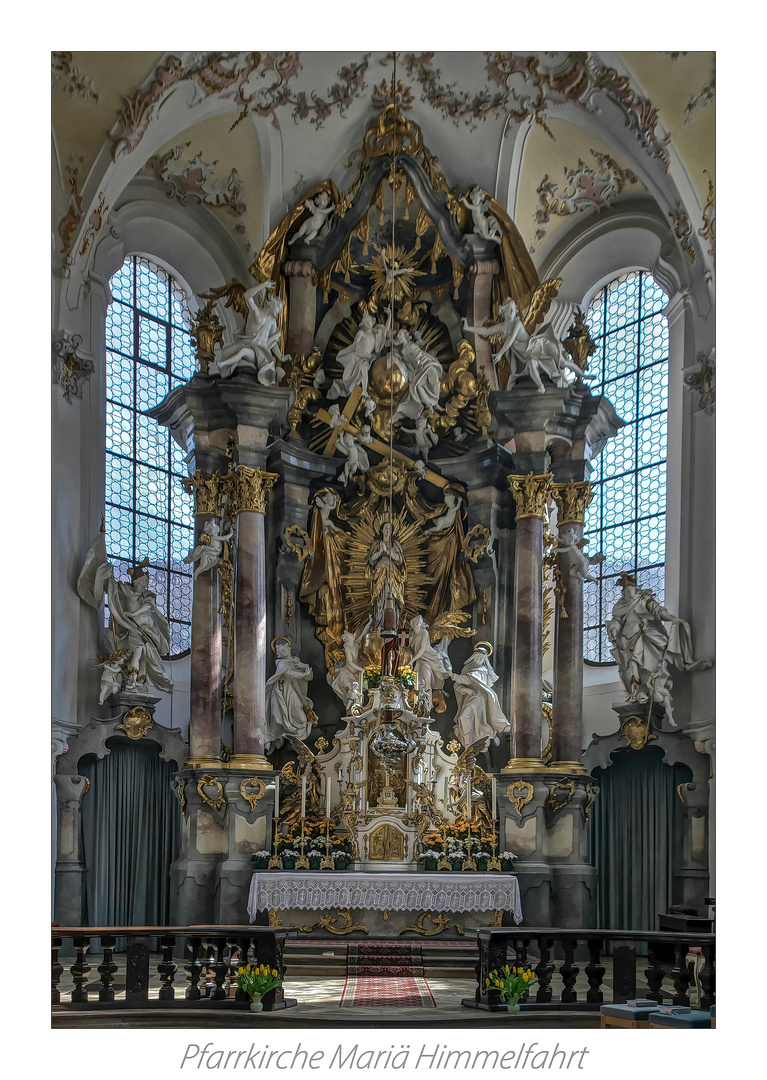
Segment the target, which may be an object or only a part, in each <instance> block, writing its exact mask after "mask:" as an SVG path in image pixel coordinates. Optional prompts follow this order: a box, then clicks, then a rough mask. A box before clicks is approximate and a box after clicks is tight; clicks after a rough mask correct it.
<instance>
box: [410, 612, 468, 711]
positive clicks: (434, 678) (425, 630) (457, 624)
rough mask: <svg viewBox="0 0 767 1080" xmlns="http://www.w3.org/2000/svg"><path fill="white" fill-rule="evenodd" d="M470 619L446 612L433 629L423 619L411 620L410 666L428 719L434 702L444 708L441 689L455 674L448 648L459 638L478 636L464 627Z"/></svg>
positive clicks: (460, 614) (437, 619)
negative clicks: (416, 677)
mask: <svg viewBox="0 0 767 1080" xmlns="http://www.w3.org/2000/svg"><path fill="white" fill-rule="evenodd" d="M468 618H469V614H468V612H465V611H447V612H444V613H443V614H441V615H439V616H437V618H436V619H435V620H434V622H433V624H432V626H431V627H429V625H428V623H426V622H425V621H424V618H423V616H422V615H414V616H413V618H412V619H411V620H410V651H411V653H412V657H411V660H410V666H411V667H412V669H413V671H415V672H416V674H417V675H418V696H419V705H422V708H423V713H422V715H424V716H428V715H429V713H430V712H431V708H432V704H433V703H434V702H437V704H438V708H444V695H443V694H442V688H443V686H444V685H445V680H446V679H447V678H449V677H451V676H452V674H453V666H452V664H451V663H450V657H449V655H448V645H449V643H450V642H451V641H453V640H454V639H455V638H457V637H471V636H472V635H473V634H474V633H475V631H474V630H470V629H469V628H467V627H464V626H461V623H464V622H466V620H467V619H468Z"/></svg>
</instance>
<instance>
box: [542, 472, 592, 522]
mask: <svg viewBox="0 0 767 1080" xmlns="http://www.w3.org/2000/svg"><path fill="white" fill-rule="evenodd" d="M551 493H552V495H553V496H554V500H555V501H556V504H557V510H558V511H559V515H558V524H560V525H564V524H566V523H568V524H575V525H582V524H583V522H584V521H585V520H586V509H587V507H588V505H589V503H590V502H591V500H592V499H593V498H594V492H593V491H592V489H591V484H590V483H589V481H588V480H568V482H567V483H566V484H552V486H551Z"/></svg>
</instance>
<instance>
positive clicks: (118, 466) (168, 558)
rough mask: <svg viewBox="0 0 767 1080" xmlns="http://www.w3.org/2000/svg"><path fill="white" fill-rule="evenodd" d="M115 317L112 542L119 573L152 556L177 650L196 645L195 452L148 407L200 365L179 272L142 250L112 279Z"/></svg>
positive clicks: (109, 496)
mask: <svg viewBox="0 0 767 1080" xmlns="http://www.w3.org/2000/svg"><path fill="white" fill-rule="evenodd" d="M109 284H110V288H111V291H112V298H113V302H112V303H111V304H110V306H109V310H108V311H107V319H106V348H107V354H106V543H107V552H108V554H109V557H110V561H111V562H112V563H113V564H114V566H115V570H116V572H118V573H117V576H118V578H125V576H126V574H127V570H128V569H129V567H131V566H134V565H135V564H136V563H137V562H139V561H140V560H141V559H143V558H145V557H147V558H148V559H149V566H148V573H149V579H150V582H151V588H152V589H153V591H154V592H155V594H156V596H157V606H158V608H159V609H160V611H161V612H162V613H163V615H165V617H166V618H167V619H168V623H169V625H170V632H171V646H170V656H171V657H173V656H178V655H179V654H180V653H182V652H184V651H185V650H187V649H188V648H189V641H190V633H191V610H192V577H191V569H192V568H191V566H189V565H185V564H184V562H183V559H184V556H185V555H186V554H187V552H188V551H189V549H190V548H191V547H192V546H193V543H192V527H193V517H192V513H193V504H192V497H191V496H190V495H187V493H186V492H185V491H184V489H183V487H182V486H181V478H182V477H183V476H185V475H187V470H186V466H185V456H186V455H185V453H184V451H183V450H182V449H181V448H180V447H179V446H178V445H177V443H176V442H175V441H174V440H173V439H172V438H171V436H170V433H169V432H168V430H167V428H164V427H160V425H159V424H158V423H157V421H156V420H153V419H152V418H151V417H148V416H145V415H143V414H144V413H145V412H146V410H147V409H151V408H152V407H153V406H155V405H157V404H158V403H159V402H160V401H162V399H163V398H164V397H165V395H166V394H167V393H168V392H169V391H170V390H172V389H173V388H174V387H175V386H179V385H180V384H181V383H185V382H187V381H188V380H189V379H190V378H191V377H192V375H194V373H195V368H196V365H195V360H194V350H193V347H192V342H191V338H190V330H191V326H192V320H191V316H190V313H189V309H188V307H187V303H186V298H185V296H184V293H183V292H182V291H181V289H180V288H179V286H178V285H177V284H176V282H175V281H174V280H173V278H172V277H171V276H170V275H169V274H168V273H166V271H165V270H163V269H162V268H161V267H159V266H156V265H155V264H154V263H152V262H150V261H149V260H148V259H142V258H139V257H138V256H135V255H132V256H130V257H129V258H127V259H126V260H125V262H124V263H123V265H122V267H121V268H120V270H119V271H118V272H117V273H116V274H115V275H114V277H113V278H112V279H111V281H110V283H109Z"/></svg>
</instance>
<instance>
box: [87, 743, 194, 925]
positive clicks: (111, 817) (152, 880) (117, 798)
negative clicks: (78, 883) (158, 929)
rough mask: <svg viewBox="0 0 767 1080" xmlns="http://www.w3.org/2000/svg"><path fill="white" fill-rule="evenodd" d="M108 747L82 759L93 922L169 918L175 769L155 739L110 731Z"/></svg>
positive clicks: (175, 836)
mask: <svg viewBox="0 0 767 1080" xmlns="http://www.w3.org/2000/svg"><path fill="white" fill-rule="evenodd" d="M107 746H108V747H109V748H110V749H111V753H110V754H107V755H106V757H104V758H101V759H100V760H98V759H96V758H91V759H90V760H87V759H85V760H83V761H82V763H81V764H80V767H79V768H80V774H81V775H82V776H87V778H88V779H89V780H90V785H91V786H90V790H89V792H88V794H87V795H86V796H85V798H84V799H83V802H82V821H83V851H84V855H85V867H86V875H85V896H86V913H87V914H86V919H87V924H88V925H89V926H120V925H124V926H153V925H154V926H167V925H168V921H169V918H170V864H171V862H172V861H173V859H175V858H176V856H177V853H178V845H179V831H180V806H179V803H178V800H177V799H176V798H175V796H174V794H173V791H172V789H171V786H170V781H171V777H172V776H173V774H174V773H175V772H177V770H178V766H177V765H176V764H174V763H173V762H169V761H163V760H162V759H161V758H160V756H159V755H160V750H159V747H158V746H157V745H156V744H155V743H150V742H144V741H142V742H135V743H128V742H127V740H126V741H125V742H123V741H122V740H120V739H108V740H107Z"/></svg>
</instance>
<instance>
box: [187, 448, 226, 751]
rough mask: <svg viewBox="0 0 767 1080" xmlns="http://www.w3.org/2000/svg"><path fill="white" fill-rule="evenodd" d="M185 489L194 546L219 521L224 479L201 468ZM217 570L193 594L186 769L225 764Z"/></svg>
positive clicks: (197, 584)
mask: <svg viewBox="0 0 767 1080" xmlns="http://www.w3.org/2000/svg"><path fill="white" fill-rule="evenodd" d="M183 483H184V488H185V489H186V491H188V492H189V493H190V494H193V495H194V528H195V534H194V542H195V544H196V543H199V540H200V536H201V535H202V529H203V526H204V525H205V523H206V521H212V520H216V521H219V520H220V517H221V494H222V489H221V476H220V475H219V474H218V473H212V474H211V473H206V472H203V471H202V470H200V469H197V470H196V471H195V473H194V475H193V476H190V477H188V478H186V479H185V480H184V481H183ZM218 606H219V605H218V572H217V570H216V569H215V567H214V568H213V569H211V570H206V571H205V572H204V573H202V574H199V575H198V577H197V579H196V581H195V582H194V586H193V592H192V645H191V658H190V659H191V667H190V704H189V761H188V762H187V763H186V764H187V767H188V768H197V767H199V766H205V765H213V764H216V763H218V762H219V761H220V760H221V694H222V687H221V680H222V670H221V664H222V656H221V649H222V645H221V620H220V619H219V617H218Z"/></svg>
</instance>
